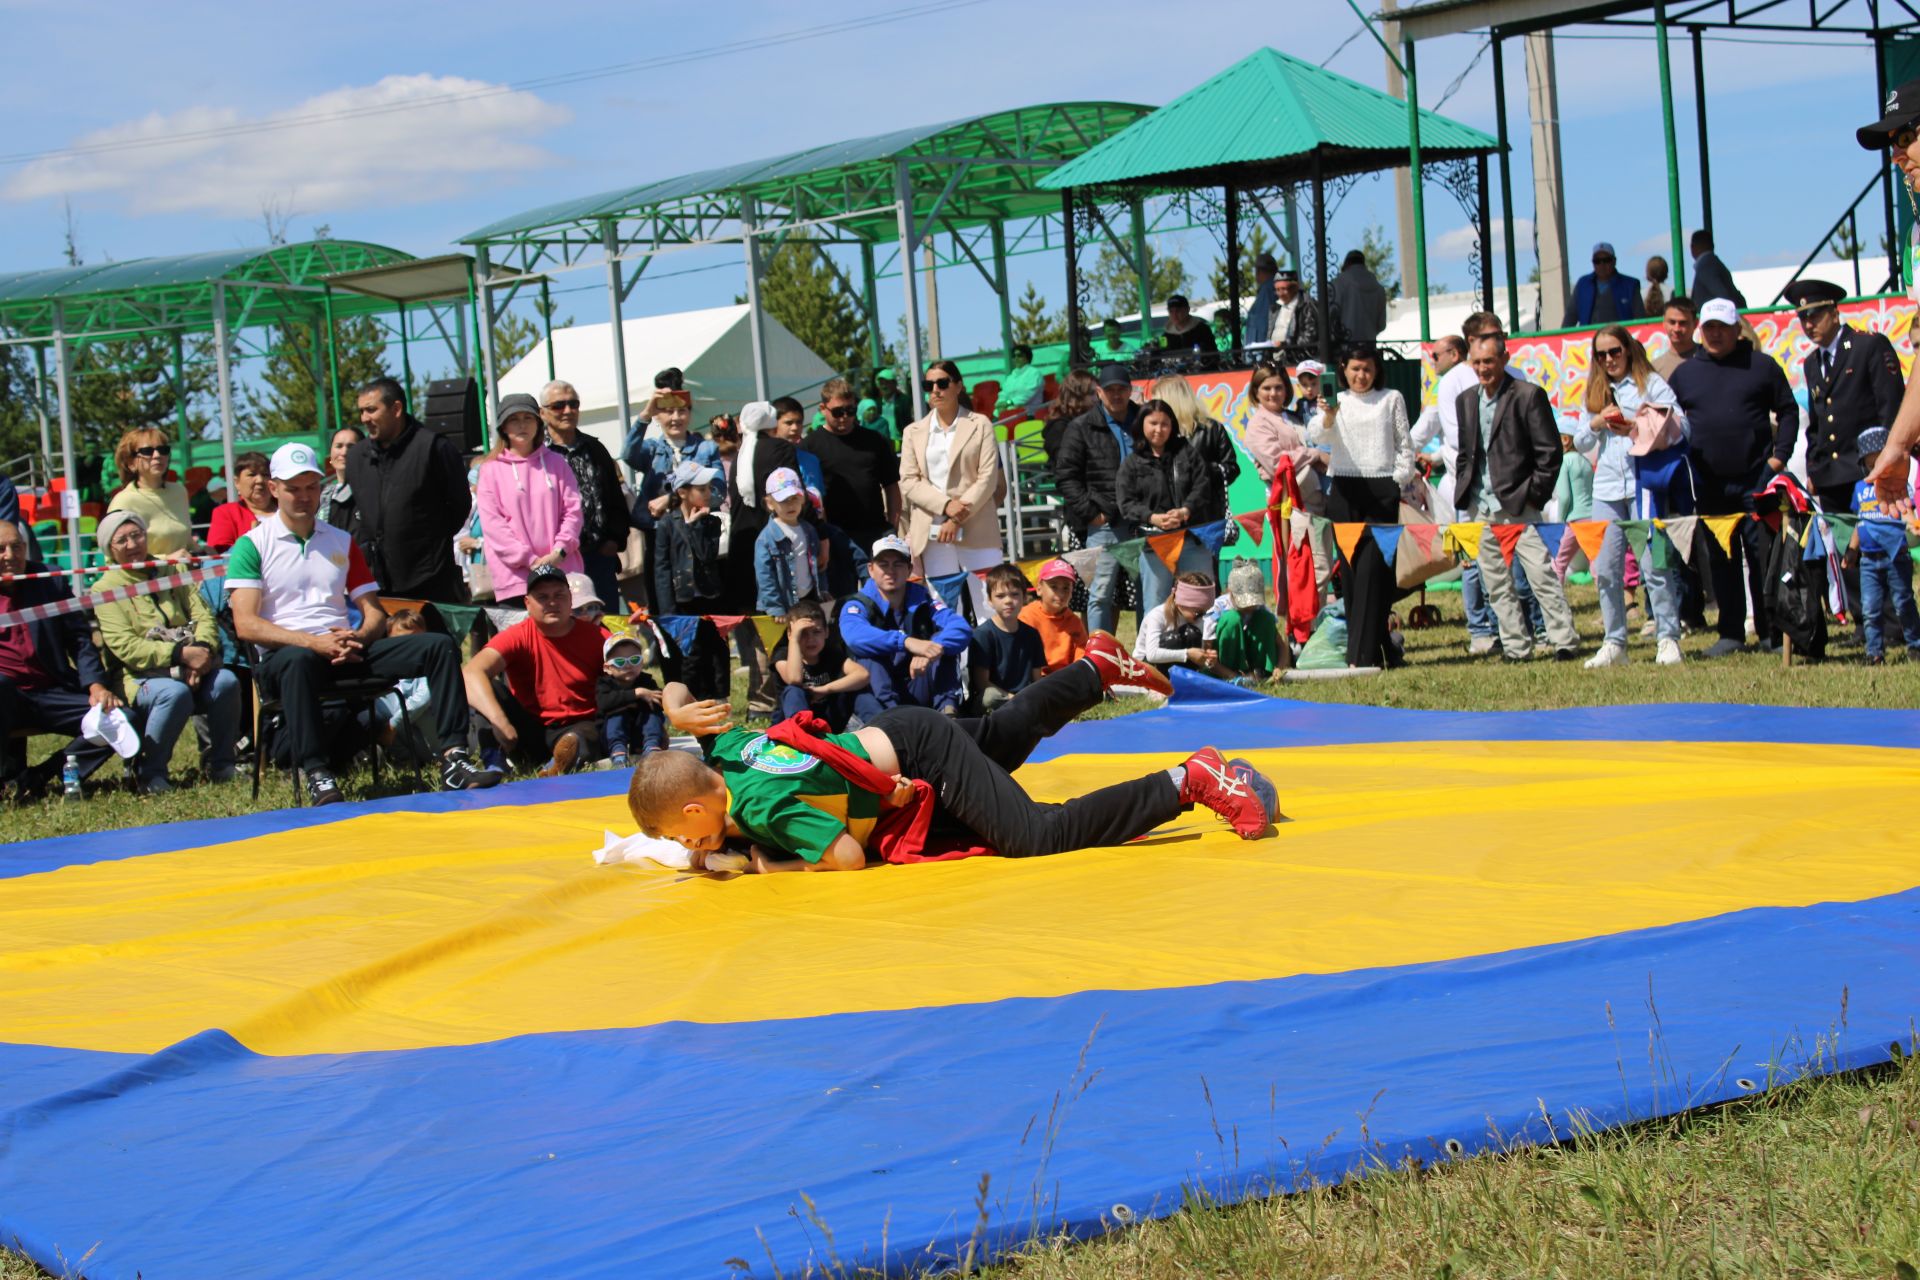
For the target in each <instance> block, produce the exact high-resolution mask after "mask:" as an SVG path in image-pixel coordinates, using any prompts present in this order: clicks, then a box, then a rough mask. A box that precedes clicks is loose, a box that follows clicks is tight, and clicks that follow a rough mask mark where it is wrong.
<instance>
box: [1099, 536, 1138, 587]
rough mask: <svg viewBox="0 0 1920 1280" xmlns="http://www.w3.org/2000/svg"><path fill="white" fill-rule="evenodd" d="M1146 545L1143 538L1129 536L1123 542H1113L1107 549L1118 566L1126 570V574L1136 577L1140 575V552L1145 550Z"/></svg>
mask: <svg viewBox="0 0 1920 1280" xmlns="http://www.w3.org/2000/svg"><path fill="white" fill-rule="evenodd" d="M1146 546H1147V541H1146V539H1145V538H1129V539H1128V540H1127V541H1125V542H1116V543H1114V544H1113V545H1112V546H1110V547H1108V548H1107V551H1108V553H1109V554H1110V555H1112V556H1113V558H1114V559H1115V560H1118V561H1119V562H1120V567H1121V568H1122V569H1125V570H1126V571H1127V576H1129V577H1133V578H1137V577H1139V576H1140V553H1141V552H1142V551H1144V550H1146Z"/></svg>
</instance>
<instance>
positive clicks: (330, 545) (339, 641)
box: [227, 444, 500, 805]
mask: <svg viewBox="0 0 1920 1280" xmlns="http://www.w3.org/2000/svg"><path fill="white" fill-rule="evenodd" d="M268 475H269V478H270V483H271V484H272V487H273V496H274V498H275V500H276V501H277V502H278V503H279V509H278V510H277V511H276V512H275V513H274V514H273V515H270V516H267V517H266V518H265V519H263V520H261V521H260V523H259V524H257V525H255V526H254V527H253V529H252V530H251V531H250V532H248V533H247V535H246V536H245V537H243V538H241V539H240V541H239V542H237V543H235V544H234V547H233V551H232V554H231V557H230V558H229V560H228V561H227V593H228V599H229V601H230V602H231V604H232V606H233V626H234V630H235V631H236V632H237V633H238V634H239V637H240V641H241V643H243V644H252V645H257V646H259V647H260V648H261V649H263V650H265V651H266V656H265V657H264V658H263V659H262V660H261V662H260V663H259V664H258V666H257V667H256V668H255V671H256V675H257V677H258V679H259V680H260V683H261V688H262V689H263V690H264V691H266V692H268V693H271V694H273V695H275V696H277V697H278V698H279V699H280V705H281V708H282V714H283V715H284V717H285V720H286V730H287V737H288V740H289V742H290V743H291V744H292V757H293V762H294V764H295V765H296V766H297V767H299V768H300V769H301V770H302V771H304V772H305V774H306V776H307V794H308V796H309V797H311V799H312V801H313V803H314V804H316V805H321V804H334V803H336V802H338V801H339V800H341V799H342V798H343V797H342V796H341V794H340V788H339V786H338V784H336V783H335V782H334V779H333V774H332V772H331V771H330V770H329V768H328V765H327V746H326V742H325V739H324V737H323V735H322V726H321V722H320V699H321V698H322V697H323V696H324V695H325V693H326V691H327V689H328V688H329V687H330V686H331V685H332V684H333V683H334V681H335V680H337V679H340V678H364V677H366V676H377V677H379V678H381V679H384V680H399V679H402V678H404V677H407V676H424V677H426V681H427V688H428V690H429V692H430V695H431V697H430V702H431V704H432V706H433V709H434V725H435V728H436V729H437V730H438V732H439V736H440V742H441V746H442V751H441V769H440V781H441V783H442V785H443V786H445V787H446V788H447V789H448V790H453V791H459V790H465V789H467V788H472V787H491V786H493V785H494V784H495V783H497V782H499V781H500V775H499V774H498V773H495V772H494V771H492V770H490V769H481V768H479V767H477V766H475V765H474V763H473V761H472V759H471V758H470V757H469V756H468V754H467V749H466V745H465V744H466V738H467V719H468V716H467V696H466V689H465V687H464V685H463V684H462V682H461V679H460V657H459V654H458V653H457V652H456V650H455V649H454V647H453V641H452V640H451V639H449V638H448V637H447V636H445V635H437V634H433V633H423V634H419V635H410V636H389V635H387V634H386V629H387V615H386V611H385V610H384V609H382V608H381V607H380V595H379V592H380V585H379V584H378V583H377V582H375V581H374V580H373V575H372V574H371V573H370V572H368V570H367V562H366V560H365V558H364V557H363V556H362V555H361V554H360V547H359V544H357V543H356V542H354V540H353V539H352V537H350V536H349V535H348V534H347V533H345V532H344V531H342V530H340V529H336V528H334V527H333V526H332V525H330V524H326V523H324V522H322V521H320V520H318V519H317V513H318V512H319V510H320V459H319V457H318V455H316V454H315V453H314V451H313V449H312V448H311V447H309V446H307V445H304V444H285V445H281V446H280V448H279V449H277V450H275V451H274V455H273V461H272V463H271V464H270V466H269V467H268ZM350 603H351V604H354V605H357V606H358V607H359V610H360V625H359V626H357V627H355V626H352V625H350V622H351V619H350V618H349V616H348V605H349V604H350Z"/></svg>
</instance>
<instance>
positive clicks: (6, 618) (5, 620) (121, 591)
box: [0, 561, 226, 627]
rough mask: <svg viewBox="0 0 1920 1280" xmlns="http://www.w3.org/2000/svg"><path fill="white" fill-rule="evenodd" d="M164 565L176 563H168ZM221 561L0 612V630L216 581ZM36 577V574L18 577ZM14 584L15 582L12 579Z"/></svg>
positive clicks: (223, 566)
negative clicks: (210, 579)
mask: <svg viewBox="0 0 1920 1280" xmlns="http://www.w3.org/2000/svg"><path fill="white" fill-rule="evenodd" d="M166 563H169V564H171V563H176V562H174V561H168V562H166ZM121 567H123V568H124V567H126V566H121ZM225 568H226V564H225V562H224V561H221V562H217V563H209V564H207V565H206V566H205V567H203V568H199V569H194V570H191V571H190V572H187V573H175V574H168V575H167V576H166V577H164V578H149V579H148V580H147V581H145V582H130V583H128V584H127V585H126V586H124V587H108V588H107V589H106V590H105V591H89V592H87V593H86V594H84V595H79V596H73V597H70V598H68V599H65V600H55V601H54V602H52V603H51V604H31V605H28V606H27V607H26V608H24V609H15V610H13V611H12V612H11V613H0V627H17V626H19V625H20V624H21V623H23V622H41V621H44V620H46V619H48V618H58V617H61V616H63V615H65V614H69V613H82V612H86V611H89V610H92V609H95V608H98V607H99V606H100V605H103V604H112V603H113V602H114V601H116V600H131V599H133V598H134V597H135V596H150V595H153V594H154V593H155V592H159V591H171V590H173V589H174V588H175V587H186V586H192V585H193V584H195V583H198V582H204V581H205V580H207V579H208V578H216V577H218V576H220V574H221V573H222V572H224V571H225ZM22 576H24V577H39V576H41V575H39V574H30V575H22ZM16 581H17V579H16Z"/></svg>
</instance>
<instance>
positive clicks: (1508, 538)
mask: <svg viewBox="0 0 1920 1280" xmlns="http://www.w3.org/2000/svg"><path fill="white" fill-rule="evenodd" d="M1526 531H1527V526H1526V525H1524V524H1496V525H1495V526H1493V536H1494V538H1495V539H1496V540H1497V541H1498V542H1499V543H1500V558H1501V559H1502V560H1505V561H1506V562H1507V563H1508V564H1512V563H1513V551H1514V548H1515V547H1518V546H1519V545H1520V537H1521V535H1522V534H1524V533H1526Z"/></svg>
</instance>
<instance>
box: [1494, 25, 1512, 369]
mask: <svg viewBox="0 0 1920 1280" xmlns="http://www.w3.org/2000/svg"><path fill="white" fill-rule="evenodd" d="M1500 46H1501V39H1500V33H1499V32H1497V31H1496V32H1494V33H1493V120H1494V131H1495V132H1496V134H1497V135H1498V137H1499V142H1500V239H1501V241H1502V242H1503V245H1504V247H1505V249H1506V251H1507V332H1508V333H1518V332H1519V331H1520V268H1519V259H1518V258H1517V257H1516V256H1515V254H1514V251H1513V166H1512V163H1511V161H1510V160H1509V158H1508V153H1509V151H1510V150H1511V149H1512V144H1511V143H1509V141H1508V140H1507V66H1506V62H1505V60H1504V59H1502V58H1501V56H1500ZM1488 310H1492V308H1491V307H1489V308H1488Z"/></svg>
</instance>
